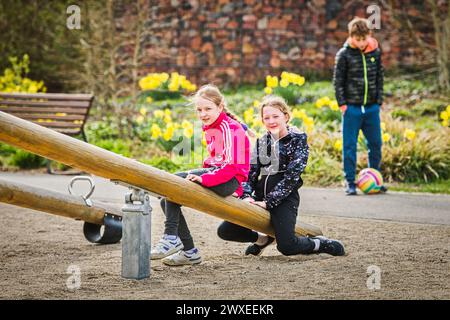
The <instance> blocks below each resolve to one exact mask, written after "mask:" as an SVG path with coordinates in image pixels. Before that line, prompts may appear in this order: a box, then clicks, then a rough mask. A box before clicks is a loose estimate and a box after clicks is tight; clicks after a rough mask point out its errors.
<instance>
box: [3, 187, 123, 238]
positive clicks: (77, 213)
mask: <svg viewBox="0 0 450 320" xmlns="http://www.w3.org/2000/svg"><path fill="white" fill-rule="evenodd" d="M0 202H4V203H7V204H11V205H15V206H19V207H23V208H28V209H33V210H38V211H43V212H47V213H50V214H54V215H58V216H62V217H67V218H73V219H76V220H82V221H84V222H85V225H84V234H85V236H86V238H87V239H88V240H89V241H91V242H95V243H104V244H106V243H116V242H118V241H120V238H121V235H122V225H121V220H122V212H121V210H120V209H118V208H116V207H114V206H111V205H109V204H106V203H103V202H100V201H92V205H91V206H87V205H86V203H85V201H84V200H83V198H82V197H81V196H73V195H67V194H63V193H60V192H56V191H52V190H47V189H41V188H36V187H32V186H29V185H26V184H22V183H17V182H12V181H8V180H3V179H0ZM101 225H105V230H104V232H103V235H102V234H101V233H100V228H101Z"/></svg>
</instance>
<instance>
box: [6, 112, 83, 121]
mask: <svg viewBox="0 0 450 320" xmlns="http://www.w3.org/2000/svg"><path fill="white" fill-rule="evenodd" d="M10 114H12V115H13V116H16V117H17V116H19V118H22V119H24V120H36V119H51V120H59V121H73V120H81V121H83V120H84V118H85V116H84V115H76V114H72V115H56V114H36V113H35V114H28V113H18V114H15V113H14V112H10Z"/></svg>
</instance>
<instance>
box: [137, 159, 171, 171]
mask: <svg viewBox="0 0 450 320" xmlns="http://www.w3.org/2000/svg"><path fill="white" fill-rule="evenodd" d="M140 161H141V162H142V163H145V164H148V165H150V166H152V167H155V168H158V169H161V170H164V171H167V172H171V173H174V172H177V171H179V170H180V166H179V165H177V164H176V163H175V162H173V161H172V160H170V159H168V158H164V157H156V158H152V159H142V160H140Z"/></svg>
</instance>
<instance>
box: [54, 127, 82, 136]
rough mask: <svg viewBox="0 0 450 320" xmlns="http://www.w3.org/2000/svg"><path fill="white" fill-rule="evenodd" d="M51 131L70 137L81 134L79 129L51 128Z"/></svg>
mask: <svg viewBox="0 0 450 320" xmlns="http://www.w3.org/2000/svg"><path fill="white" fill-rule="evenodd" d="M52 129H53V130H55V131H58V132H61V133H65V134H67V135H70V136H74V135H77V134H80V133H81V130H80V129H57V128H52Z"/></svg>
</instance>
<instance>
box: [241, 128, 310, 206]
mask: <svg viewBox="0 0 450 320" xmlns="http://www.w3.org/2000/svg"><path fill="white" fill-rule="evenodd" d="M308 154H309V149H308V142H307V136H306V133H302V132H299V131H298V130H297V129H296V128H295V127H289V128H288V134H287V135H286V136H284V137H283V138H281V139H279V140H274V138H273V137H272V135H271V134H270V133H266V134H265V135H264V136H262V137H261V138H259V139H258V140H257V142H256V146H255V148H254V149H253V151H252V157H251V162H250V163H251V165H250V173H249V176H248V181H247V183H246V184H245V185H244V195H243V197H244V198H245V197H248V196H252V197H255V194H254V192H255V191H256V189H257V187H259V186H260V185H261V182H262V181H261V180H262V179H266V181H265V184H264V192H263V198H264V201H265V202H266V207H267V209H272V208H274V207H276V206H278V205H279V204H280V203H281V202H282V201H283V199H285V198H286V197H288V196H289V195H290V194H291V193H292V192H293V191H294V190H295V191H296V190H297V189H298V188H300V187H301V186H302V185H303V180H302V178H301V176H300V175H301V174H302V172H303V171H304V170H305V167H306V164H307V162H308ZM275 175H277V176H278V177H279V179H278V180H277V183H276V184H275V185H274V186H273V187H271V188H269V190H266V188H265V186H266V185H267V178H268V176H272V177H273V176H275ZM260 178H261V179H260Z"/></svg>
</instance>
